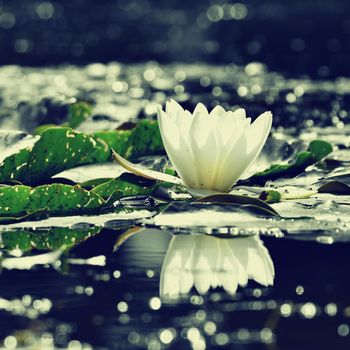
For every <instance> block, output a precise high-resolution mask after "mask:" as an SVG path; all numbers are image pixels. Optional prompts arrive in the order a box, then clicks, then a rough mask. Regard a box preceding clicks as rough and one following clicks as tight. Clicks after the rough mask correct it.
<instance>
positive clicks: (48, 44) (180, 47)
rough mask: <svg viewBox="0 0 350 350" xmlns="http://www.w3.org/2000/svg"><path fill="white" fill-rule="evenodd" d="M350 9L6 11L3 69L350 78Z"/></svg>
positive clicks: (230, 6)
mask: <svg viewBox="0 0 350 350" xmlns="http://www.w3.org/2000/svg"><path fill="white" fill-rule="evenodd" d="M349 18H350V7H349V4H348V1H346V0H317V1H314V0H306V1H305V0H294V1H278V0H265V1H258V0H244V1H240V2H235V1H226V0H222V1H221V0H220V1H219V0H218V1H209V0H200V1H186V2H184V1H179V0H171V1H169V0H160V1H159V0H133V1H128V2H127V3H126V2H125V1H123V0H104V1H103V2H101V1H95V0H84V1H83V0H61V1H51V0H50V1H33V0H27V1H21V0H2V1H1V2H0V38H1V40H0V51H1V53H2V54H1V56H0V64H22V65H23V64H24V65H36V66H42V65H47V64H58V63H62V62H69V63H73V64H86V63H89V62H110V61H115V60H117V61H123V62H129V63H130V62H145V61H148V60H154V61H158V62H162V63H169V62H170V63H171V62H174V61H184V62H189V63H192V62H198V61H201V62H210V63H216V64H217V63H231V62H234V63H237V64H247V63H249V62H251V61H260V62H263V63H265V64H267V65H268V66H269V67H270V68H271V69H273V70H277V71H281V72H284V73H285V74H288V75H289V76H298V77H299V76H302V75H306V74H307V75H312V76H313V77H316V78H321V79H322V78H327V77H331V78H337V77H338V76H346V75H347V74H348V73H349V69H350V66H349V59H348V57H349V52H350V46H349V35H350V21H349Z"/></svg>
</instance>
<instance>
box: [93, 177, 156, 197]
mask: <svg viewBox="0 0 350 350" xmlns="http://www.w3.org/2000/svg"><path fill="white" fill-rule="evenodd" d="M155 188H156V183H155V182H154V181H150V180H145V179H144V178H142V177H139V176H136V175H133V174H129V173H124V174H122V175H121V176H120V177H118V178H116V179H112V180H109V181H107V182H104V183H101V184H99V185H97V186H95V187H94V188H93V189H92V192H94V193H96V194H98V195H99V196H101V197H102V198H104V199H108V198H109V197H110V196H112V195H113V198H114V199H115V200H117V199H120V198H122V197H127V196H139V195H147V194H150V193H152V192H153V191H154V189H155Z"/></svg>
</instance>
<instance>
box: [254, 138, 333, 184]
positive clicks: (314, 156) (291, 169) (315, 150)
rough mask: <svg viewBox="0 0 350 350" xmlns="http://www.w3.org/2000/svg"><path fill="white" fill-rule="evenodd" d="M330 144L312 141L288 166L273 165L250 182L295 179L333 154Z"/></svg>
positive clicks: (258, 182) (259, 182)
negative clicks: (284, 178) (285, 178)
mask: <svg viewBox="0 0 350 350" xmlns="http://www.w3.org/2000/svg"><path fill="white" fill-rule="evenodd" d="M332 150H333V148H332V145H331V144H330V143H328V142H325V141H321V140H315V141H312V142H311V143H310V145H309V147H308V149H307V150H306V151H303V152H299V153H297V154H296V155H295V156H294V157H293V159H292V160H291V161H290V162H289V163H288V164H272V165H271V166H270V167H269V168H267V169H266V170H264V171H262V172H259V173H256V174H255V175H254V176H252V177H251V178H250V179H249V180H248V181H249V183H254V184H264V183H265V182H266V181H268V180H275V179H278V178H280V177H294V176H296V175H298V174H300V173H302V172H303V171H304V170H305V169H306V168H307V167H308V166H310V165H312V164H315V163H317V162H319V161H320V160H322V159H323V158H324V157H326V156H327V155H328V154H330V153H331V152H332Z"/></svg>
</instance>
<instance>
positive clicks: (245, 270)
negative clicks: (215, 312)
mask: <svg viewBox="0 0 350 350" xmlns="http://www.w3.org/2000/svg"><path fill="white" fill-rule="evenodd" d="M249 279H253V280H254V281H256V282H257V283H259V284H261V285H263V286H269V285H272V284H273V279H274V267H273V262H272V260H271V257H270V255H269V253H268V250H267V249H266V248H265V246H264V245H263V242H262V241H261V240H260V238H258V237H245V238H218V237H213V236H208V235H196V236H194V235H190V234H188V235H176V236H173V238H172V240H171V243H170V245H169V248H168V251H167V253H166V256H165V258H164V263H163V266H162V271H161V277H160V295H161V297H167V298H178V297H179V296H180V295H181V294H187V293H189V291H190V290H191V288H192V286H193V285H194V286H195V288H196V290H197V291H198V292H199V293H200V294H206V293H207V292H208V290H209V289H210V288H211V287H212V288H216V287H223V289H224V290H225V291H226V292H227V293H228V294H234V293H236V290H237V287H238V285H239V286H241V287H244V286H246V285H247V283H248V280H249Z"/></svg>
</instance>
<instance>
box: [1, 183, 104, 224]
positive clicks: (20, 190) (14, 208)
mask: <svg viewBox="0 0 350 350" xmlns="http://www.w3.org/2000/svg"><path fill="white" fill-rule="evenodd" d="M103 204H104V200H103V199H102V198H101V197H100V196H99V195H98V194H97V193H95V192H90V191H87V190H85V189H83V188H81V187H78V186H70V185H63V184H51V185H43V186H38V187H33V188H32V187H29V186H23V185H17V186H3V187H0V216H4V217H9V216H14V217H18V216H19V217H21V216H24V215H27V214H29V213H35V212H37V211H38V210H43V209H47V210H48V212H50V213H51V214H59V215H61V214H73V213H84V212H91V211H93V210H96V209H98V208H100V207H101V206H102V205H103Z"/></svg>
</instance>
